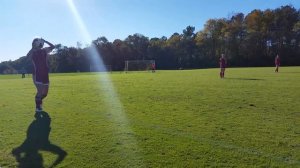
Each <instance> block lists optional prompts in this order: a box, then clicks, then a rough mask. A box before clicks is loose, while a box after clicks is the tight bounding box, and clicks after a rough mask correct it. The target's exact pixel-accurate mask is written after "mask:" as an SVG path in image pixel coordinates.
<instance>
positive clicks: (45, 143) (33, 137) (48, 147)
mask: <svg viewBox="0 0 300 168" xmlns="http://www.w3.org/2000/svg"><path fill="white" fill-rule="evenodd" d="M35 118H36V119H35V120H33V121H32V123H31V124H30V125H29V127H28V130H27V138H26V140H25V141H24V142H23V143H22V144H21V145H20V146H19V147H17V148H14V149H13V150H12V154H13V155H14V157H15V158H16V160H17V162H18V163H19V165H18V167H19V168H42V167H44V166H43V162H44V161H43V157H42V155H41V154H40V153H39V151H40V150H41V151H48V152H51V153H53V154H56V155H57V158H56V160H55V161H54V162H53V163H52V165H51V166H50V167H55V166H56V165H58V164H59V163H61V162H62V161H63V160H64V158H65V157H66V155H67V152H66V151H64V150H63V149H62V148H60V147H59V146H57V145H54V144H51V142H50V141H49V134H50V131H51V127H50V124H51V118H50V116H49V115H48V113H47V112H40V113H39V115H36V116H35Z"/></svg>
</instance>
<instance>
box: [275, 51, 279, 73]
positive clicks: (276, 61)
mask: <svg viewBox="0 0 300 168" xmlns="http://www.w3.org/2000/svg"><path fill="white" fill-rule="evenodd" d="M275 66H276V69H275V72H278V69H279V66H280V58H279V55H278V54H277V56H276V57H275Z"/></svg>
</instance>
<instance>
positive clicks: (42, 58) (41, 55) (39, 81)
mask: <svg viewBox="0 0 300 168" xmlns="http://www.w3.org/2000/svg"><path fill="white" fill-rule="evenodd" d="M44 43H46V44H48V45H49V47H45V48H43V46H44ZM53 49H54V45H53V44H51V43H50V42H48V41H46V40H44V39H42V38H35V39H34V40H33V41H32V49H31V50H30V51H29V52H28V54H27V56H28V57H29V58H30V59H31V60H32V64H33V72H32V79H33V83H34V85H35V87H36V89H37V93H36V95H35V105H36V110H35V111H36V112H41V111H43V108H42V104H43V99H44V98H45V97H46V96H47V94H48V89H49V68H48V63H47V55H48V54H49V53H50V52H51V51H52V50H53Z"/></svg>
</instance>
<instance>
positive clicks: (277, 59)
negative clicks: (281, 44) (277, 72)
mask: <svg viewBox="0 0 300 168" xmlns="http://www.w3.org/2000/svg"><path fill="white" fill-rule="evenodd" d="M275 65H280V58H279V57H276V58H275Z"/></svg>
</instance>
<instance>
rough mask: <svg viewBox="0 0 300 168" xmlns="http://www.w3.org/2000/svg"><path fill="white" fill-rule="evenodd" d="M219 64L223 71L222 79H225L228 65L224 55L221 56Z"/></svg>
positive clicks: (221, 73)
mask: <svg viewBox="0 0 300 168" xmlns="http://www.w3.org/2000/svg"><path fill="white" fill-rule="evenodd" d="M219 64H220V69H221V72H220V77H221V78H224V75H225V68H226V64H227V63H226V59H225V56H224V54H222V55H221V58H220V60H219Z"/></svg>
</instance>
